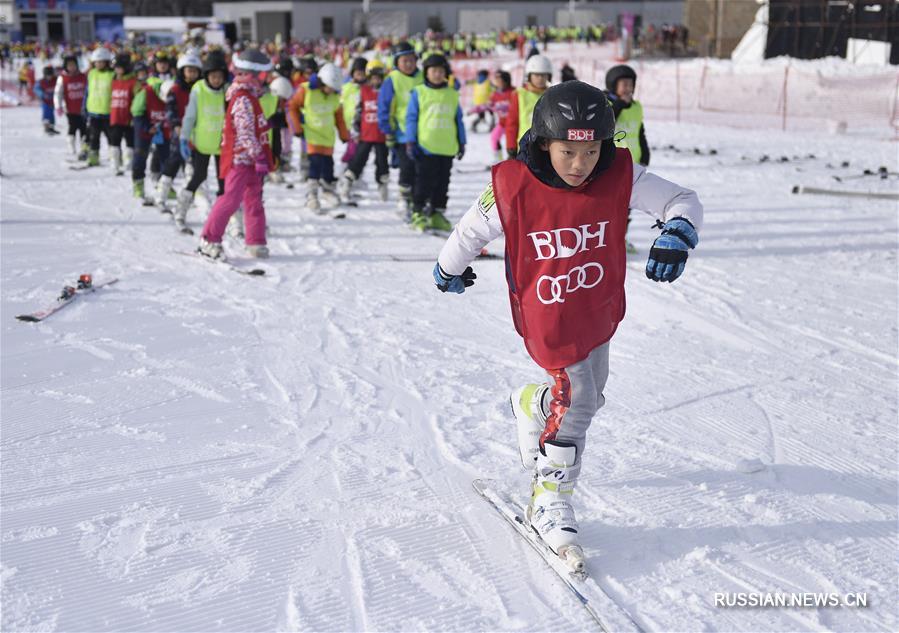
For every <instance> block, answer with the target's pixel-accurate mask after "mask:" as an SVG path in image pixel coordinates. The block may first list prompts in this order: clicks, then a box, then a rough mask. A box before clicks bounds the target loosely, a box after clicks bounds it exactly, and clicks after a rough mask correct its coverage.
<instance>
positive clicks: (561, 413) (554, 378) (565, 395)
mask: <svg viewBox="0 0 899 633" xmlns="http://www.w3.org/2000/svg"><path fill="white" fill-rule="evenodd" d="M549 375H550V377H551V380H550V381H549V383H548V386H549V390H548V391H547V392H546V393H545V394H544V396H543V403H542V405H543V406H542V408H543V411H544V412H546V413H547V417H546V422H545V426H544V429H543V434H542V435H541V436H540V444H541V446H542V445H543V442H544V441H545V440H553V439H555V440H560V441H565V442H572V443H573V444H574V445H575V446H577V460H578V462H579V463H580V461H581V455H582V454H583V452H584V446H585V444H586V442H587V429H589V428H590V423H591V422H592V421H593V416H594V415H596V412H597V411H599V410H600V409H601V408H602V406H603V405H604V404H605V403H606V399H605V397H604V396H603V395H602V392H603V389H605V387H606V381H607V380H608V378H609V343H608V342H606V343H604V344H603V345H600V346H599V347H597V348H595V349H594V350H593V351H592V352H590V355H589V356H587V358H585V359H584V360H582V361H580V362H577V363H575V364H574V365H571V366H569V367H566V368H564V369H559V370H554V371H550V372H549Z"/></svg>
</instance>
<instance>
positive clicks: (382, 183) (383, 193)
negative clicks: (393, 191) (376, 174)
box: [378, 174, 390, 202]
mask: <svg viewBox="0 0 899 633" xmlns="http://www.w3.org/2000/svg"><path fill="white" fill-rule="evenodd" d="M389 182H390V174H384V175H382V176H381V177H380V178H379V179H378V197H379V198H380V199H381V202H387V197H388V190H387V184H388V183H389Z"/></svg>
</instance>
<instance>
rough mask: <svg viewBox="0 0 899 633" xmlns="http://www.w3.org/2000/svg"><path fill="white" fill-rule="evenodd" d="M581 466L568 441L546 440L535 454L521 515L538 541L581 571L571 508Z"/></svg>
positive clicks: (572, 568)
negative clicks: (538, 537) (525, 505)
mask: <svg viewBox="0 0 899 633" xmlns="http://www.w3.org/2000/svg"><path fill="white" fill-rule="evenodd" d="M580 470H581V465H580V462H579V460H578V458H577V448H576V447H575V445H574V444H572V443H570V442H564V441H561V440H546V441H545V442H544V443H543V450H540V451H537V467H536V469H535V471H534V481H533V483H532V493H531V502H530V503H529V504H528V507H527V511H526V512H525V516H526V517H527V520H528V522H529V523H530V524H531V527H532V528H533V529H534V530H535V531H536V532H537V534H539V535H540V538H542V539H543V541H544V542H545V543H546V544H547V545H549V547H550V548H552V550H553V551H554V552H555V553H556V554H557V555H558V556H559V558H560V559H561V560H562V561H563V562H564V563H565V564H566V565H567V566H568V567H569V568H570V569H571V571H573V572H575V573H578V574H582V573H584V571H585V569H584V568H585V564H584V551H583V549H581V546H580V545H578V536H577V534H578V524H577V518H575V516H574V508H573V507H572V506H571V497H572V495H573V494H574V488H575V484H576V483H577V478H578V474H579V473H580Z"/></svg>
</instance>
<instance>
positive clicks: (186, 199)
mask: <svg viewBox="0 0 899 633" xmlns="http://www.w3.org/2000/svg"><path fill="white" fill-rule="evenodd" d="M193 201H194V194H193V192H192V191H190V190H188V189H182V190H181V191H179V192H178V203H177V204H176V205H175V211H174V212H173V213H172V218H173V219H174V220H175V226H176V227H178V230H179V231H181V232H182V233H184V234H186V235H193V234H194V232H193V230H191V228H190V227H189V226H187V221H186V220H187V210H188V209H190V205H191V203H192V202H193Z"/></svg>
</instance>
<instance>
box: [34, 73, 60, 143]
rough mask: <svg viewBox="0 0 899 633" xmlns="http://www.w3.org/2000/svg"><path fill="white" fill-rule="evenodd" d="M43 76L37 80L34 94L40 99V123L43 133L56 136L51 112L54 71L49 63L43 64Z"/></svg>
mask: <svg viewBox="0 0 899 633" xmlns="http://www.w3.org/2000/svg"><path fill="white" fill-rule="evenodd" d="M43 75H44V76H43V77H41V80H40V81H39V82H37V88H36V89H35V90H36V94H37V96H38V98H39V99H40V100H41V123H43V125H44V133H45V134H47V135H48V136H56V135H57V134H59V132H57V131H56V128H55V127H54V125H56V117H55V116H54V114H53V93H54V91H55V90H56V71H55V70H53V66H50V65H49V64H48V65H47V66H44V72H43Z"/></svg>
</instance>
